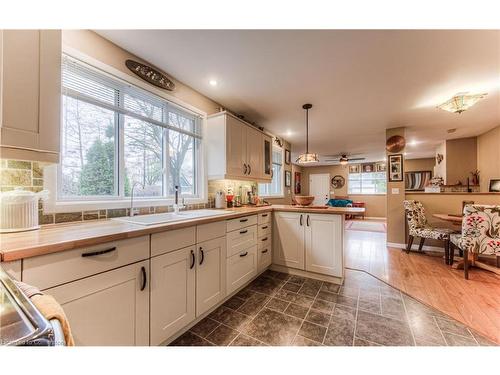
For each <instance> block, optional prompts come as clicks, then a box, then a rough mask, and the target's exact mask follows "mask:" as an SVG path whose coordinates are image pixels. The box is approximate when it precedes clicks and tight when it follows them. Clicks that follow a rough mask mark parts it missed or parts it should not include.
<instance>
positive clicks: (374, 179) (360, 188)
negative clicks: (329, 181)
mask: <svg viewBox="0 0 500 375" xmlns="http://www.w3.org/2000/svg"><path fill="white" fill-rule="evenodd" d="M348 192H349V194H385V193H386V192H387V180H386V172H361V173H349V181H348Z"/></svg>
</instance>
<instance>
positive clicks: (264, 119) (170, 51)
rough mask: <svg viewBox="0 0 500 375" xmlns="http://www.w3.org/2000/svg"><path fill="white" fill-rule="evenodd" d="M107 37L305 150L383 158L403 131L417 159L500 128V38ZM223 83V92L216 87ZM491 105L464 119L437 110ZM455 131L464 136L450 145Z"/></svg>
mask: <svg viewBox="0 0 500 375" xmlns="http://www.w3.org/2000/svg"><path fill="white" fill-rule="evenodd" d="M97 32H98V33H99V34H100V35H102V36H103V37H105V38H107V39H109V40H111V41H112V42H114V43H115V44H117V45H119V46H121V47H122V48H124V49H126V50H128V51H130V52H132V53H134V54H136V55H137V56H140V57H141V58H143V59H145V60H147V61H149V62H151V63H152V64H154V65H156V66H157V67H159V68H161V69H163V70H164V71H165V72H167V73H168V74H170V75H172V76H173V77H175V78H176V79H178V80H180V81H181V82H183V83H185V84H187V85H189V86H191V87H192V88H194V89H196V90H197V91H199V92H201V93H202V94H204V95H206V96H208V97H210V98H212V99H213V100H215V101H216V102H218V103H220V104H221V105H223V106H224V107H226V108H229V109H230V110H232V111H234V112H237V113H241V114H243V115H244V116H245V118H246V119H248V120H250V121H255V122H256V123H258V124H259V125H261V126H264V127H265V128H267V129H269V130H270V131H271V132H273V133H274V134H276V135H279V136H282V137H284V138H285V139H287V140H289V141H290V142H291V143H292V145H293V154H294V155H297V154H298V153H300V152H302V151H304V150H305V125H304V123H305V116H304V111H303V109H302V104H304V103H307V102H309V103H312V104H313V108H312V109H311V110H310V115H309V119H310V121H309V123H310V132H309V140H310V145H309V149H310V151H311V152H317V153H319V154H321V155H332V154H338V153H341V152H347V153H353V154H354V153H355V154H359V153H361V154H363V156H366V157H367V160H381V159H382V158H383V157H384V143H385V129H387V128H393V127H400V126H404V127H406V128H407V140H408V141H410V142H411V141H413V143H414V145H410V146H408V147H407V157H408V158H417V157H430V156H433V155H434V149H435V146H436V145H437V144H438V143H439V142H441V141H442V140H444V139H451V138H461V137H467V136H475V135H478V134H481V133H483V132H484V131H486V130H489V129H491V128H493V127H494V126H497V125H500V31H498V30H475V31H471V30H98V31H97ZM211 79H215V80H217V83H218V84H217V86H216V87H213V86H211V85H210V84H209V81H210V80H211ZM464 91H468V92H471V93H484V92H486V93H488V95H487V96H486V98H485V99H483V100H481V101H480V102H478V103H477V104H476V105H475V106H474V107H473V108H471V109H470V110H469V111H466V112H464V113H462V114H460V115H458V114H452V113H448V112H445V111H442V110H439V109H437V108H436V105H438V104H440V103H442V102H444V101H446V100H448V99H449V98H450V97H452V96H453V95H454V94H456V93H458V92H464ZM448 129H457V130H456V131H455V132H454V133H453V134H448V133H447V130H448Z"/></svg>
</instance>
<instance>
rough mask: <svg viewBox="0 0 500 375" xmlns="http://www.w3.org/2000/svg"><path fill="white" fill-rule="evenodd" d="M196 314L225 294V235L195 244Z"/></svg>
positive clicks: (202, 311)
mask: <svg viewBox="0 0 500 375" xmlns="http://www.w3.org/2000/svg"><path fill="white" fill-rule="evenodd" d="M197 248H198V256H197V262H196V316H200V315H202V314H203V313H205V312H206V311H208V310H209V309H210V308H212V307H213V306H215V305H216V304H218V303H219V302H220V301H222V300H223V299H224V297H225V296H226V237H220V238H216V239H214V240H210V241H205V242H201V243H198V244H197Z"/></svg>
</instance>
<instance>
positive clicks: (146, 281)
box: [141, 266, 148, 292]
mask: <svg viewBox="0 0 500 375" xmlns="http://www.w3.org/2000/svg"><path fill="white" fill-rule="evenodd" d="M141 275H142V285H141V292H142V291H143V290H144V289H146V285H147V284H148V277H147V275H146V268H145V267H144V266H142V267H141Z"/></svg>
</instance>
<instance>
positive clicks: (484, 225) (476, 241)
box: [450, 204, 500, 279]
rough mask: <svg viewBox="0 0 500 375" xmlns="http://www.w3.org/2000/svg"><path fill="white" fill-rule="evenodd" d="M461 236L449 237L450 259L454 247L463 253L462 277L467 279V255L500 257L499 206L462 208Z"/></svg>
mask: <svg viewBox="0 0 500 375" xmlns="http://www.w3.org/2000/svg"><path fill="white" fill-rule="evenodd" d="M463 213H464V217H463V219H462V234H452V235H451V238H450V240H451V251H450V253H451V254H450V257H451V259H453V255H454V250H455V247H457V248H458V249H460V250H463V252H464V276H465V278H466V279H468V278H469V253H472V254H484V255H496V260H497V267H498V265H499V257H500V233H499V232H500V206H486V205H479V204H469V205H466V206H465V207H464V212H463Z"/></svg>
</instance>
